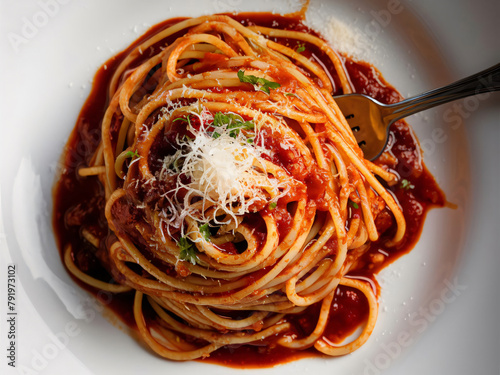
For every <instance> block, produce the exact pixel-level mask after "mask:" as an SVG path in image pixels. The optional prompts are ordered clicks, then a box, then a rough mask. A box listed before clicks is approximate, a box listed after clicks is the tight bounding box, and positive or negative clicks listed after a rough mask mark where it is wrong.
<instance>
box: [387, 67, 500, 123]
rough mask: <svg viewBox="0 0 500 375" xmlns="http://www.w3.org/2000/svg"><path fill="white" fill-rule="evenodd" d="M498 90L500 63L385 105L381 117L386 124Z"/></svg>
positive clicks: (499, 84)
mask: <svg viewBox="0 0 500 375" xmlns="http://www.w3.org/2000/svg"><path fill="white" fill-rule="evenodd" d="M498 90H500V64H496V65H493V66H492V67H491V68H488V69H485V70H483V71H482V72H479V73H476V74H473V75H471V76H469V77H467V78H464V79H461V80H460V81H457V82H454V83H452V84H450V85H448V86H444V87H441V88H439V89H435V90H432V91H428V92H426V93H423V94H420V95H417V96H414V97H412V98H408V99H405V100H403V101H401V102H398V103H395V104H389V105H386V106H385V108H384V113H383V119H384V122H385V123H386V125H390V124H392V123H393V122H395V121H397V120H400V119H402V118H404V117H407V116H410V115H413V114H415V113H417V112H420V111H423V110H425V109H429V108H432V107H435V106H437V105H440V104H444V103H448V102H451V101H453V100H457V99H460V98H465V97H467V96H471V95H477V94H481V93H485V92H491V91H498Z"/></svg>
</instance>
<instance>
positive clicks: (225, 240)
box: [64, 15, 406, 360]
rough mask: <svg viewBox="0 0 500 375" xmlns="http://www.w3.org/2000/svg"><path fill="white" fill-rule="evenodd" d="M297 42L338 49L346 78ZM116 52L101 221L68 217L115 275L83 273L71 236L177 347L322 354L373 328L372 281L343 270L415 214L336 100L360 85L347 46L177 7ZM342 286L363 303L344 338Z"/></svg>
mask: <svg viewBox="0 0 500 375" xmlns="http://www.w3.org/2000/svg"><path fill="white" fill-rule="evenodd" d="M280 41H281V42H280ZM284 41H286V42H284ZM305 46H311V47H314V48H316V49H319V50H321V51H322V52H323V53H324V54H325V55H326V56H328V58H329V59H330V60H331V65H332V66H333V67H334V68H335V72H336V79H337V80H338V83H337V82H335V80H333V79H332V78H331V76H330V73H329V72H327V71H325V70H324V68H323V66H322V65H320V64H319V63H317V62H315V61H314V59H310V58H307V57H305V56H304V55H303V54H302V53H301V52H302V51H303V49H304V48H306V47H305ZM113 69H114V70H113V75H112V79H111V80H110V82H109V85H108V89H109V92H108V96H109V100H108V104H107V108H106V110H105V113H104V114H103V115H102V118H101V121H100V128H101V136H100V141H99V143H98V145H97V147H96V149H95V152H94V153H93V155H92V158H91V159H90V161H89V162H88V163H87V165H85V166H82V167H80V168H79V170H78V174H79V176H80V178H81V179H95V180H96V181H99V186H102V192H101V194H102V195H101V196H102V199H103V201H104V202H105V204H102V205H104V206H105V207H104V209H103V210H101V211H102V212H99V213H98V214H97V215H101V218H102V214H103V213H104V217H105V223H106V224H105V226H107V227H108V228H109V233H103V232H102V230H101V231H100V230H99V229H96V226H93V225H88V224H86V221H85V220H84V219H82V220H80V221H78V223H77V224H76V225H78V227H79V228H81V235H82V236H83V237H84V238H85V239H86V241H87V243H88V244H89V246H90V247H91V250H89V251H91V252H92V253H94V254H95V256H96V258H98V259H99V261H100V263H101V264H103V265H104V268H105V269H106V270H107V272H108V273H109V274H110V275H111V276H112V281H111V282H105V281H103V279H102V277H98V276H95V275H89V274H88V273H85V272H83V271H82V270H81V269H80V268H79V267H78V266H77V264H76V263H78V262H75V260H77V259H75V258H77V257H75V255H74V252H75V249H73V246H72V245H71V244H67V245H66V246H65V248H64V262H65V264H66V266H67V268H68V270H69V272H70V273H71V274H72V275H74V276H75V277H76V278H77V279H79V280H80V281H82V282H83V283H85V284H87V285H90V286H92V287H94V288H97V289H99V290H105V291H109V292H112V293H134V302H133V316H134V320H135V323H136V326H137V329H138V332H139V335H140V337H141V338H142V339H143V340H144V341H145V342H146V343H147V344H148V345H149V347H150V348H151V349H152V350H153V351H155V352H156V353H157V354H159V355H160V356H162V357H165V358H168V359H172V360H190V359H196V358H203V357H208V356H209V355H210V353H212V352H214V351H216V350H217V349H219V348H222V347H225V346H228V345H229V346H230V345H242V344H249V345H263V344H271V343H272V344H273V345H278V346H281V347H285V348H291V349H298V350H301V349H307V348H311V347H314V348H315V349H316V350H317V351H319V352H322V353H324V354H327V355H330V356H338V355H344V354H346V353H350V352H352V351H354V350H356V349H357V348H359V347H360V346H361V345H363V344H364V343H365V342H366V340H367V339H368V337H369V336H370V334H371V332H372V331H373V328H374V326H375V322H376V319H377V310H378V304H377V299H376V293H377V291H376V290H374V289H373V288H372V287H371V285H370V284H369V283H367V282H365V281H363V280H361V279H356V278H352V277H349V273H350V271H352V270H355V269H356V268H358V267H359V265H360V263H359V261H360V259H362V257H363V255H364V254H366V253H367V251H368V250H369V249H370V244H371V243H373V242H375V241H377V240H378V239H379V237H380V235H381V233H382V232H383V231H385V230H386V229H387V227H388V226H391V225H392V228H394V230H393V234H392V239H391V240H390V241H387V243H386V244H385V245H386V246H389V247H390V246H395V245H397V244H398V243H401V241H402V240H403V239H404V236H405V233H406V223H405V217H404V215H403V212H402V210H401V208H400V205H399V203H398V202H397V201H396V200H395V198H394V197H393V195H392V194H391V193H389V192H388V190H387V187H388V186H391V185H394V184H396V183H398V178H399V177H398V176H397V175H396V174H393V173H391V172H390V171H389V169H388V168H385V167H384V166H383V165H380V164H374V163H372V162H370V161H368V160H365V159H364V158H363V154H362V151H361V150H360V148H359V147H358V144H357V143H356V140H355V138H354V136H353V134H352V132H351V129H350V128H349V126H348V124H347V122H346V120H345V119H344V117H343V116H342V113H341V112H340V110H339V109H338V107H337V106H336V104H335V101H334V100H333V99H332V92H333V91H334V90H335V86H336V85H338V84H340V87H341V90H342V92H344V93H349V92H352V91H354V89H355V88H354V87H353V86H352V83H351V81H350V78H349V75H348V72H347V71H346V68H345V66H344V61H343V59H342V58H341V57H340V56H339V55H338V54H337V53H336V52H335V51H334V50H332V49H331V48H330V47H329V46H328V45H327V44H326V43H325V42H324V41H323V40H322V39H320V38H319V37H316V36H314V35H312V34H310V33H307V32H301V31H294V30H285V29H273V28H268V27H263V26H256V25H252V24H250V25H246V26H244V25H243V24H242V23H240V22H238V21H236V20H235V19H233V18H231V17H229V16H225V15H213V16H204V17H199V18H193V19H185V20H177V21H175V22H172V23H171V24H170V25H169V27H166V28H163V29H161V30H158V31H157V32H155V33H153V34H151V35H148V37H147V38H144V39H143V40H142V41H141V42H140V43H139V44H138V45H137V46H136V47H135V48H133V49H130V50H129V51H128V54H127V55H126V56H124V57H123V59H122V60H121V61H120V62H119V63H118V62H117V63H116V64H115V66H114V68H113ZM96 206H98V207H100V206H101V205H100V204H96ZM83 216H85V215H83ZM382 219H383V220H382ZM93 220H94V221H96V220H95V218H94V219H93ZM384 221H385V222H387V221H389V225H385V224H384V225H381V224H380V223H381V222H384ZM108 278H109V277H108ZM340 286H344V287H347V288H350V289H352V290H356V291H357V293H358V294H360V295H363V296H364V297H363V298H364V299H365V300H366V302H367V306H368V309H367V316H366V322H365V324H364V326H363V329H362V332H361V333H360V334H359V335H358V336H357V337H356V338H355V339H354V340H353V341H351V342H349V343H343V344H339V343H332V342H331V341H330V340H328V339H326V338H325V337H324V332H325V329H326V327H327V324H328V322H329V320H330V319H331V317H330V315H331V305H332V301H333V300H334V298H335V294H336V293H337V292H338V289H339V287H340ZM313 305H314V306H319V312H318V314H317V319H316V322H315V324H314V327H313V329H312V330H311V331H310V332H308V333H307V334H305V335H298V334H297V333H296V332H294V331H293V330H292V325H291V323H290V321H291V320H290V319H291V317H293V316H296V315H297V314H301V313H303V312H304V311H306V309H307V308H308V307H310V306H313ZM145 309H147V310H148V312H147V313H145Z"/></svg>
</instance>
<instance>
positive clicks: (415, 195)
mask: <svg viewBox="0 0 500 375" xmlns="http://www.w3.org/2000/svg"><path fill="white" fill-rule="evenodd" d="M232 17H234V18H235V19H237V20H239V21H241V22H242V23H243V24H245V25H248V24H258V25H262V26H268V27H280V28H284V29H292V30H300V31H308V32H310V33H312V34H315V35H317V34H316V33H315V32H313V31H311V30H309V29H307V28H306V27H305V26H303V25H302V24H301V23H300V20H299V19H297V18H286V17H281V16H278V15H272V14H242V15H237V16H233V15H232ZM180 20H181V19H173V20H168V21H165V22H163V23H160V24H158V25H156V26H154V27H152V28H151V29H150V30H149V31H148V32H147V33H146V34H145V35H144V36H142V37H140V38H139V39H138V40H137V41H135V42H134V43H133V44H132V45H131V46H130V47H129V48H127V49H126V50H125V51H124V52H122V53H120V54H118V55H116V56H114V57H112V58H111V59H110V60H108V61H107V62H106V64H105V66H106V69H104V68H103V67H102V68H101V69H99V71H98V72H97V74H96V76H95V78H94V84H93V88H92V92H91V94H90V96H89V98H88V99H87V101H86V102H85V105H84V106H83V108H82V110H81V113H80V115H79V117H78V120H77V122H76V126H75V129H74V130H73V132H72V133H71V136H70V138H69V141H68V145H67V149H66V153H65V155H64V159H63V160H64V164H65V167H66V168H65V169H64V171H63V173H62V175H61V176H60V179H59V181H58V183H57V185H56V187H55V189H54V217H53V226H54V231H55V234H56V237H57V240H58V245H59V249H60V252H61V255H62V249H64V247H65V246H66V244H71V245H72V247H73V252H74V258H75V263H76V264H77V266H78V267H79V268H80V269H82V270H83V271H84V272H87V273H88V274H89V275H91V276H94V277H96V278H99V279H102V280H110V278H111V277H110V276H109V274H108V272H107V271H106V269H105V268H104V267H103V266H102V265H101V264H102V263H101V262H104V263H106V251H105V247H104V245H103V246H102V248H101V249H98V250H97V251H96V250H95V249H94V248H93V247H92V246H91V245H89V244H88V243H87V242H86V241H85V240H84V239H83V237H82V235H81V232H80V229H79V228H80V225H82V224H84V225H85V226H87V227H91V228H92V229H93V230H94V231H95V232H96V233H100V235H101V236H102V237H106V236H112V233H108V227H107V223H106V219H105V218H104V215H103V207H104V198H103V194H104V192H103V187H102V185H101V184H100V183H99V182H98V180H97V179H94V178H81V177H79V176H78V173H77V171H78V168H79V167H80V166H84V165H86V164H87V163H88V161H89V159H90V157H91V156H92V155H93V153H94V151H95V149H96V147H97V146H98V144H99V141H100V125H101V119H102V116H103V114H104V111H105V109H106V107H107V103H108V100H109V97H108V94H107V92H108V89H107V88H108V85H109V84H110V80H111V77H112V72H113V70H114V69H116V67H117V66H118V64H119V63H120V61H121V60H122V59H123V58H124V56H126V54H127V53H128V52H130V51H131V50H132V49H133V48H134V47H135V46H136V45H138V44H139V43H141V42H142V41H143V40H144V39H146V38H148V37H149V36H150V35H152V34H155V33H157V32H158V31H159V30H162V29H165V28H167V27H168V26H169V25H171V24H173V23H176V22H178V21H180ZM177 37H178V34H174V35H173V36H172V37H170V38H169V39H170V40H173V39H175V38H177ZM275 41H277V42H280V43H283V44H285V45H286V44H288V45H289V46H291V47H292V48H293V47H294V46H293V45H292V43H295V42H292V41H289V40H287V39H285V38H281V39H275ZM305 48H306V50H305V51H304V52H303V54H304V55H305V56H307V57H311V56H312V54H314V55H315V56H317V57H318V58H319V59H320V60H321V61H322V62H323V63H324V64H325V66H326V68H327V69H329V70H330V73H331V75H332V77H333V79H334V81H335V87H336V89H335V90H336V91H335V93H334V94H335V95H338V94H342V92H341V90H340V89H339V87H340V84H339V80H338V77H337V74H336V73H335V70H334V68H333V66H332V64H331V63H330V62H329V59H327V58H326V56H325V55H324V54H323V53H322V52H321V51H320V50H319V49H317V48H316V47H314V46H312V45H309V44H307V43H306V44H305ZM157 50H158V46H153V47H152V49H151V50H150V51H148V52H145V53H144V55H143V56H142V58H143V59H147V58H149V57H150V56H151V55H152V54H153V53H156V52H157ZM343 59H344V63H345V66H346V68H347V71H348V73H349V75H350V79H351V82H352V83H353V84H354V86H355V89H356V91H357V92H360V93H366V94H369V95H371V96H373V97H375V98H376V99H378V100H380V101H382V102H386V103H389V102H396V101H398V100H400V99H401V96H400V94H399V93H398V92H397V91H396V90H395V89H394V88H393V87H392V86H390V85H389V84H387V83H386V82H385V81H384V79H383V78H382V77H381V76H380V74H379V72H378V71H377V70H376V69H375V68H374V67H372V66H371V65H369V64H366V63H362V62H355V61H352V60H350V59H348V58H343ZM140 63H141V58H138V59H137V60H136V61H134V63H133V64H132V66H131V68H133V67H134V66H137V65H139V64H140ZM390 139H391V141H390V143H389V146H388V147H389V148H390V152H391V153H392V155H393V156H394V158H395V159H397V164H396V165H394V166H393V169H394V170H395V171H396V172H397V173H399V175H400V176H401V177H402V178H404V179H406V180H407V185H406V188H405V187H402V186H400V185H397V186H393V187H389V190H391V191H392V192H393V194H394V195H395V197H396V198H397V199H398V201H399V203H400V204H401V206H402V208H403V213H404V216H405V218H406V221H407V232H406V234H405V238H404V240H403V241H402V242H401V243H400V244H399V245H398V246H396V247H392V248H389V247H387V246H386V245H385V243H386V242H387V241H388V240H389V239H390V238H392V235H393V233H394V229H395V228H393V227H389V228H388V230H387V231H386V232H385V233H384V234H383V235H382V236H381V238H380V239H379V240H378V241H377V242H375V243H372V245H371V248H370V250H369V251H368V252H367V253H366V254H364V255H363V258H362V260H361V262H360V264H361V267H360V268H359V269H358V270H356V271H355V272H354V273H353V275H361V276H364V277H368V278H371V279H373V280H374V278H373V275H374V274H376V273H377V272H378V271H380V269H382V268H384V267H385V266H387V265H388V264H389V263H391V262H392V261H394V260H395V259H397V258H398V257H400V256H402V255H403V254H405V253H407V252H409V251H410V250H411V249H412V247H413V246H414V245H415V243H416V241H417V240H418V238H419V236H420V233H421V230H422V225H423V222H424V219H425V216H426V213H427V212H428V210H429V209H430V208H432V207H437V206H443V205H444V204H445V198H444V195H443V193H442V192H441V190H440V189H439V187H438V186H437V184H436V182H435V180H434V178H433V177H432V176H431V175H430V173H429V172H428V171H427V169H426V168H425V167H424V166H423V164H422V162H421V155H420V149H419V145H418V142H417V141H416V139H415V137H414V136H413V133H412V130H411V129H410V128H409V127H408V126H407V125H406V123H405V122H404V121H399V122H397V123H395V124H394V125H393V126H392V128H391V136H390ZM379 162H384V161H379ZM82 213H85V214H86V215H85V222H79V220H80V221H81V218H82V217H83V215H82ZM104 242H105V241H101V243H104ZM381 249H382V251H383V253H381V252H380V250H381ZM381 254H382V255H383V260H381V261H379V262H378V263H376V264H374V263H373V262H372V260H373V258H374V257H375V256H377V257H378V258H379V259H380V255H381ZM75 281H76V282H77V283H78V284H80V285H81V286H82V287H83V288H85V289H87V290H88V291H89V292H90V293H92V294H94V295H96V296H97V290H94V289H93V288H91V287H89V286H87V285H84V284H83V283H81V282H79V281H78V280H75ZM98 297H99V296H98ZM101 297H102V296H101ZM107 297H109V296H106V298H100V300H101V301H103V303H106V304H107V305H108V307H109V308H110V309H111V310H112V311H114V313H116V315H117V316H119V317H120V318H121V320H122V321H123V322H124V323H126V324H127V325H128V326H130V327H131V328H132V329H135V328H136V326H135V322H134V319H133V314H132V303H133V294H132V293H128V294H119V295H113V296H112V298H107ZM318 313H319V306H318V305H313V306H311V307H309V308H308V309H307V310H306V311H305V312H304V313H301V314H298V315H294V316H292V317H291V318H290V321H291V323H292V326H293V328H292V331H293V332H294V333H295V334H297V335H298V336H305V335H307V334H308V333H310V332H312V330H313V329H314V325H315V322H316V317H317V315H318ZM146 314H148V312H147V311H146ZM330 316H331V317H332V319H330V321H329V323H328V327H327V330H326V332H325V336H326V337H327V338H328V339H329V340H330V341H334V342H335V341H341V339H342V338H343V337H346V336H348V335H349V334H351V333H352V332H354V331H355V330H356V328H357V327H359V326H360V324H362V323H363V322H364V321H365V319H366V317H367V302H366V298H365V297H364V295H362V294H361V293H359V292H357V291H356V290H353V289H350V288H347V287H342V286H341V287H339V288H338V291H337V293H336V296H335V299H334V301H333V303H332V307H331V315H330ZM307 356H320V354H318V352H316V351H315V350H314V349H308V350H305V351H296V350H290V349H286V348H283V347H280V346H277V345H273V343H267V345H265V346H250V345H245V346H238V347H236V346H231V347H225V348H222V349H219V350H217V351H216V352H214V353H212V354H211V356H210V357H209V358H207V359H204V360H201V361H204V362H210V363H217V364H222V365H226V366H232V367H244V368H250V367H269V366H272V365H275V364H279V363H284V362H288V361H291V360H296V359H299V358H302V357H307Z"/></svg>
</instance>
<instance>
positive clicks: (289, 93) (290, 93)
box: [285, 92, 297, 97]
mask: <svg viewBox="0 0 500 375" xmlns="http://www.w3.org/2000/svg"><path fill="white" fill-rule="evenodd" d="M285 96H295V97H297V94H295V93H293V92H285Z"/></svg>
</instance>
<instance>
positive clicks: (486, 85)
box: [333, 64, 500, 160]
mask: <svg viewBox="0 0 500 375" xmlns="http://www.w3.org/2000/svg"><path fill="white" fill-rule="evenodd" d="M497 90H500V64H496V65H494V66H492V67H490V68H488V69H486V70H483V71H482V72H479V73H476V74H473V75H471V76H469V77H467V78H464V79H461V80H460V81H457V82H455V83H452V84H450V85H448V86H444V87H441V88H439V89H435V90H432V91H428V92H425V93H423V94H420V95H417V96H414V97H412V98H409V99H405V100H403V101H400V102H398V103H394V104H382V103H380V102H379V101H377V100H375V99H373V98H371V97H369V96H367V95H363V94H347V95H339V96H334V97H333V99H334V100H335V102H336V103H337V105H338V106H339V108H340V110H341V111H342V113H343V115H344V116H345V118H346V120H347V122H348V124H349V126H350V127H351V129H352V131H353V134H354V137H355V138H356V141H357V142H358V145H359V146H360V147H361V149H362V150H363V153H364V155H365V158H366V159H369V160H374V159H376V158H377V157H378V156H380V154H381V153H382V152H383V151H384V149H385V146H386V145H387V142H388V139H389V127H390V126H391V124H392V123H393V122H395V121H398V120H401V119H402V118H404V117H407V116H410V115H413V114H415V113H417V112H420V111H423V110H426V109H429V108H432V107H435V106H437V105H440V104H444V103H448V102H450V101H453V100H457V99H460V98H465V97H467V96H471V95H477V94H481V93H485V92H490V91H497Z"/></svg>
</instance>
